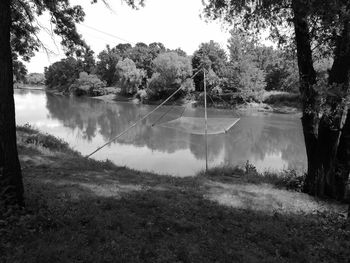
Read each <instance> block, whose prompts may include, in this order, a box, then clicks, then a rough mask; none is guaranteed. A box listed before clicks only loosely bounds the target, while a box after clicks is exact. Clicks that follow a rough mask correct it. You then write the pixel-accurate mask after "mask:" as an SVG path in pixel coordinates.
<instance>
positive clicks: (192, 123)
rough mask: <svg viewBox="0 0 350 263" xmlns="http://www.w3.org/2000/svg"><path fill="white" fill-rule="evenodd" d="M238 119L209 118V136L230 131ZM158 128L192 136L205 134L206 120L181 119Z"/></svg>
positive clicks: (165, 123)
mask: <svg viewBox="0 0 350 263" xmlns="http://www.w3.org/2000/svg"><path fill="white" fill-rule="evenodd" d="M238 121H239V119H238V118H208V119H207V134H220V133H225V132H227V131H228V130H230V129H231V128H232V127H233V126H234V125H235V124H236V123H237V122H238ZM158 126H161V127H166V128H172V129H176V130H180V131H182V132H186V133H191V134H205V120H204V118H199V117H180V118H177V119H175V120H172V121H168V122H163V123H161V124H158Z"/></svg>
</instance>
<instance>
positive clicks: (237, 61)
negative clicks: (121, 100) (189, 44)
mask: <svg viewBox="0 0 350 263" xmlns="http://www.w3.org/2000/svg"><path fill="white" fill-rule="evenodd" d="M80 55H81V56H80V57H78V58H77V57H72V56H70V57H67V58H65V59H62V60H61V61H59V62H56V63H54V64H52V65H50V66H49V67H48V68H45V78H46V85H47V87H48V89H58V90H59V91H62V92H67V93H75V94H77V95H84V94H87V95H103V94H105V93H106V89H105V87H116V88H117V89H119V92H120V94H123V95H126V96H133V95H135V94H138V95H139V96H141V97H145V98H148V99H150V100H158V99H164V98H165V97H167V96H169V95H170V94H171V93H172V92H173V91H175V90H176V89H177V88H179V87H180V86H183V87H184V89H183V92H182V93H181V95H185V94H186V93H188V92H190V91H198V92H201V91H203V84H204V73H203V72H204V71H203V69H205V71H206V86H207V89H208V91H209V92H212V93H215V94H235V95H236V98H238V99H239V100H241V101H259V102H260V101H262V98H263V94H264V91H271V90H277V91H287V92H297V91H298V85H299V84H298V78H299V77H298V69H297V63H296V57H295V55H296V54H295V53H293V52H291V51H288V50H282V49H275V48H273V47H268V46H265V45H262V44H260V43H259V42H258V41H257V40H256V39H254V38H253V37H251V36H249V35H248V34H246V33H244V32H242V31H238V30H232V31H231V36H230V39H229V40H228V54H227V52H226V51H225V50H224V49H223V48H222V47H220V45H219V44H218V43H216V42H214V41H210V42H207V43H202V44H201V45H200V46H199V48H198V50H196V51H195V52H194V54H193V55H192V56H188V55H187V54H186V53H185V52H184V51H183V50H181V49H176V50H170V49H167V48H166V47H165V46H164V45H163V44H162V43H157V42H155V43H151V44H149V45H147V44H145V43H137V44H136V45H134V46H132V45H130V44H118V45H117V46H115V47H110V46H106V49H104V50H103V51H102V52H100V53H99V54H98V55H97V60H96V59H95V57H94V52H93V51H92V50H91V49H89V48H87V49H86V50H85V51H84V52H82V53H81V54H80ZM326 64H327V61H324V63H320V71H321V72H325V71H326V68H325V66H324V65H326ZM82 72H84V74H81V73H82ZM192 75H193V76H194V78H193V80H192V79H191V76H192ZM107 90H108V89H107Z"/></svg>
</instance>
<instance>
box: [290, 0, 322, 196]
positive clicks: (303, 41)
mask: <svg viewBox="0 0 350 263" xmlns="http://www.w3.org/2000/svg"><path fill="white" fill-rule="evenodd" d="M292 8H293V12H294V30H295V41H296V44H297V55H298V68H299V79H300V94H301V97H302V102H303V105H302V106H303V116H302V119H301V121H302V125H303V132H304V139H305V146H306V155H307V160H308V167H307V170H308V172H307V177H306V180H305V186H304V188H305V189H304V191H305V192H308V193H310V194H315V193H316V186H315V180H316V178H317V171H318V167H319V162H320V161H319V158H318V154H317V151H318V149H317V144H318V143H317V142H318V140H317V138H318V113H317V112H316V111H315V108H317V107H316V92H315V90H314V88H313V85H314V84H316V72H315V69H314V66H313V59H312V51H311V44H310V43H311V40H310V33H309V26H308V22H307V13H306V10H307V7H306V6H305V1H302V0H293V2H292Z"/></svg>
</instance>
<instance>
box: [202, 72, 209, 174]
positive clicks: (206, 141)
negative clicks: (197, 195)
mask: <svg viewBox="0 0 350 263" xmlns="http://www.w3.org/2000/svg"><path fill="white" fill-rule="evenodd" d="M203 73H204V121H205V172H208V115H207V85H206V79H205V69H204V68H203Z"/></svg>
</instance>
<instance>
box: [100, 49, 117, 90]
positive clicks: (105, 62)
mask: <svg viewBox="0 0 350 263" xmlns="http://www.w3.org/2000/svg"><path fill="white" fill-rule="evenodd" d="M97 58H98V59H99V60H98V61H97V65H96V73H97V75H99V76H100V78H101V79H102V80H104V81H106V82H107V85H108V86H112V85H113V84H115V83H116V81H117V79H116V77H115V70H116V66H117V64H118V61H119V60H120V55H119V53H118V51H117V50H116V49H115V48H112V49H111V48H110V46H109V45H107V47H106V49H105V50H103V51H101V53H100V54H98V56H97Z"/></svg>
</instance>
